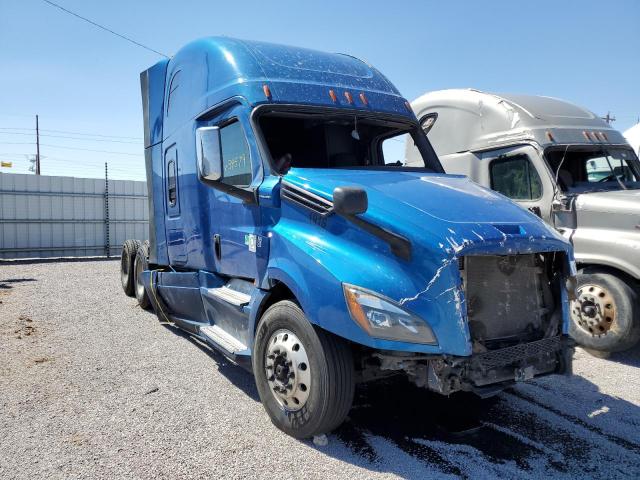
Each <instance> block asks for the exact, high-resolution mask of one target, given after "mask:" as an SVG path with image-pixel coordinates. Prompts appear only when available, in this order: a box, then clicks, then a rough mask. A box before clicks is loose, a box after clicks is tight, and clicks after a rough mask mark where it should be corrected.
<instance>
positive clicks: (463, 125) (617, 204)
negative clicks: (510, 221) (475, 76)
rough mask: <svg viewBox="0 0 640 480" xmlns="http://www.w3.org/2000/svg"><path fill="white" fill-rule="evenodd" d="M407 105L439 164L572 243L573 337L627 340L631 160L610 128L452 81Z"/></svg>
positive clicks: (631, 331)
mask: <svg viewBox="0 0 640 480" xmlns="http://www.w3.org/2000/svg"><path fill="white" fill-rule="evenodd" d="M412 106H413V109H414V111H415V113H416V115H417V116H418V118H420V120H421V124H422V126H423V130H424V131H425V132H426V133H427V134H428V137H429V140H430V141H431V144H432V145H433V147H434V148H435V150H436V152H437V154H438V156H439V158H440V160H441V162H442V164H443V165H444V167H445V169H446V170H447V172H449V173H456V174H464V175H467V176H468V177H469V178H470V179H472V180H474V181H475V182H477V183H479V184H480V185H483V186H485V187H490V188H492V189H494V190H495V191H497V192H500V193H501V194H502V195H504V196H506V197H508V198H510V199H512V200H514V201H515V202H517V203H518V204H519V205H521V206H522V207H524V208H526V209H528V210H530V211H531V212H534V213H535V214H536V215H538V216H540V217H541V218H542V219H544V220H545V221H546V222H547V223H549V224H550V225H551V226H552V227H554V228H555V229H557V230H558V231H559V232H560V233H561V234H562V235H563V236H564V237H565V238H567V239H568V240H569V241H570V242H571V243H572V244H573V246H574V248H575V257H576V261H577V265H578V268H579V275H578V298H576V300H574V301H573V302H572V305H571V319H572V321H571V324H570V326H571V334H572V336H573V338H574V339H575V340H576V341H577V342H578V343H580V344H581V345H583V346H585V347H587V348H588V349H590V350H591V351H592V353H595V354H597V355H606V354H608V353H610V352H615V351H620V350H625V349H628V348H631V347H633V346H634V345H635V344H636V343H637V342H638V339H639V338H640V303H639V302H638V298H639V293H638V292H639V290H638V281H639V280H640V256H639V255H638V252H639V251H640V162H639V161H638V157H637V156H636V154H635V153H634V151H633V149H632V148H631V147H630V145H628V144H627V143H626V141H625V139H624V137H623V136H622V135H621V134H620V132H618V131H617V130H615V129H613V128H612V127H611V126H610V125H609V124H607V123H606V122H605V121H604V120H602V119H601V118H599V117H598V116H597V115H595V114H594V113H592V112H590V111H588V110H586V109H584V108H582V107H579V106H577V105H573V104H571V103H568V102H565V101H562V100H559V99H555V98H549V97H539V96H531V95H512V94H491V93H486V92H480V91H478V90H472V89H469V90H460V89H454V90H442V91H438V92H429V93H427V94H425V95H423V96H421V97H420V98H418V99H416V100H415V101H414V102H412ZM407 152H408V155H409V156H411V155H412V154H413V153H412V152H413V146H411V145H409V146H408V147H407Z"/></svg>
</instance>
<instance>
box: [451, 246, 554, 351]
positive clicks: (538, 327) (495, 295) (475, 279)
mask: <svg viewBox="0 0 640 480" xmlns="http://www.w3.org/2000/svg"><path fill="white" fill-rule="evenodd" d="M462 274H463V278H464V283H465V293H466V299H467V315H468V318H469V329H470V331H471V337H472V339H473V340H478V341H480V342H483V341H484V340H498V339H509V338H515V337H519V338H527V337H535V336H536V334H538V333H539V332H541V331H543V330H544V325H545V321H546V316H547V314H548V313H549V311H550V308H552V305H545V295H544V290H543V289H545V288H546V289H547V290H548V288H549V287H548V280H547V278H546V274H545V269H544V268H543V266H542V261H541V259H540V256H539V255H536V254H528V255H504V256H468V257H465V261H464V265H463V271H462ZM547 297H548V296H547Z"/></svg>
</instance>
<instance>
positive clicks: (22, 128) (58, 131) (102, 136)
mask: <svg viewBox="0 0 640 480" xmlns="http://www.w3.org/2000/svg"><path fill="white" fill-rule="evenodd" d="M0 130H21V131H29V132H35V130H36V129H35V128H25V127H0ZM40 131H41V132H51V133H68V134H71V135H84V136H88V137H101V138H124V139H129V140H140V141H142V137H127V136H124V135H103V134H100V133H86V132H71V131H69V130H51V129H49V128H41V129H40Z"/></svg>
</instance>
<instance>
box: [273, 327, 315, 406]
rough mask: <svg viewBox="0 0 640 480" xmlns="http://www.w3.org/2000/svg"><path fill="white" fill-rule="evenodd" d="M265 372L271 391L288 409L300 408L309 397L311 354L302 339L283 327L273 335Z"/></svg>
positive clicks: (281, 404)
mask: <svg viewBox="0 0 640 480" xmlns="http://www.w3.org/2000/svg"><path fill="white" fill-rule="evenodd" d="M265 374H266V377H267V382H268V383H269V387H270V389H271V393H272V394H273V396H274V397H275V399H276V400H277V401H278V403H279V404H280V406H281V407H283V408H284V409H286V410H291V411H296V410H300V409H301V408H302V407H304V405H305V404H306V403H307V400H308V399H309V392H310V388H311V372H310V371H309V358H308V357H307V352H306V350H305V348H304V345H303V344H302V342H300V339H299V338H298V337H297V336H296V335H295V334H294V333H293V332H291V331H289V330H286V329H280V330H278V331H276V332H275V333H274V334H273V335H271V338H270V339H269V343H268V347H267V351H266V353H265Z"/></svg>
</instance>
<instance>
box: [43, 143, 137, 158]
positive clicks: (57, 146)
mask: <svg viewBox="0 0 640 480" xmlns="http://www.w3.org/2000/svg"><path fill="white" fill-rule="evenodd" d="M31 145H34V144H33V143H32V144H31ZM40 145H42V146H43V147H50V148H63V149H65V150H82V151H85V152H98V153H112V154H114V155H131V156H133V157H142V156H143V153H127V152H114V151H112V150H93V149H91V148H79V147H64V146H62V145H49V144H45V143H41V144H40Z"/></svg>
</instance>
